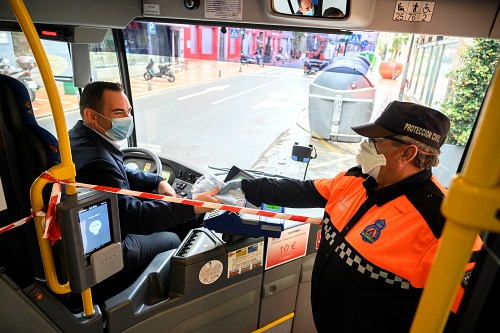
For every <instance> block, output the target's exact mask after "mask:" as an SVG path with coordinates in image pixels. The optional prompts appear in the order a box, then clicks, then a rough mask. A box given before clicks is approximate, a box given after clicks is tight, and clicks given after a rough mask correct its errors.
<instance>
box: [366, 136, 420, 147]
mask: <svg viewBox="0 0 500 333" xmlns="http://www.w3.org/2000/svg"><path fill="white" fill-rule="evenodd" d="M380 139H386V140H390V141H395V142H399V143H403V144H405V145H409V144H410V143H408V142H404V141H403V140H400V139H398V138H395V137H392V136H388V137H384V138H369V139H368V141H370V142H373V144H375V143H377V141H378V140H380Z"/></svg>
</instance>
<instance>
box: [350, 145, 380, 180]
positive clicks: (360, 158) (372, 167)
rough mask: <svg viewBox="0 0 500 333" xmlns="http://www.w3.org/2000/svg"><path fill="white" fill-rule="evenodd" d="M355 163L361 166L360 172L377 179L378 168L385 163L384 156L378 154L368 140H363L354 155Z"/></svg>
mask: <svg viewBox="0 0 500 333" xmlns="http://www.w3.org/2000/svg"><path fill="white" fill-rule="evenodd" d="M356 162H357V163H358V164H360V165H361V170H362V171H363V173H366V174H368V175H370V176H372V177H373V178H375V179H377V177H378V175H379V173H380V168H381V167H382V166H384V165H385V164H386V163H387V160H386V158H385V156H384V154H379V153H378V152H377V149H376V148H375V144H374V143H373V142H371V141H369V140H363V142H361V145H360V146H359V152H358V154H357V155H356Z"/></svg>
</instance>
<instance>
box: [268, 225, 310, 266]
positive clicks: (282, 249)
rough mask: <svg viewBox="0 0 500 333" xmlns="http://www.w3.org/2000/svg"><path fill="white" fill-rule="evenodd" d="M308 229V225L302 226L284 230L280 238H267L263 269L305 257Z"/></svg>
mask: <svg viewBox="0 0 500 333" xmlns="http://www.w3.org/2000/svg"><path fill="white" fill-rule="evenodd" d="M310 228H311V225H310V224H302V225H299V226H297V227H294V228H291V229H287V230H284V231H283V232H282V233H281V237H280V238H269V239H268V241H267V255H266V265H265V269H269V268H272V267H276V266H278V265H281V264H284V263H286V262H289V261H292V260H295V259H297V258H300V257H303V256H305V255H306V251H307V242H308V239H309V230H310Z"/></svg>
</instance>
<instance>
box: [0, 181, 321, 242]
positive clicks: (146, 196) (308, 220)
mask: <svg viewBox="0 0 500 333" xmlns="http://www.w3.org/2000/svg"><path fill="white" fill-rule="evenodd" d="M40 178H43V179H45V180H49V181H51V182H54V183H61V184H66V185H71V186H77V187H84V188H88V189H92V190H97V191H103V192H110V193H117V194H125V195H131V196H134V197H139V198H144V199H155V200H161V201H166V202H172V203H180V204H183V205H190V206H198V207H207V208H212V209H220V210H226V211H230V212H233V213H245V214H251V215H257V216H263V217H273V218H277V219H282V220H288V221H295V222H303V223H310V224H322V223H323V221H322V220H321V219H319V218H314V217H307V216H300V215H293V214H285V213H276V212H270V211H265V210H260V209H253V208H248V207H238V206H231V205H225V204H219V203H214V202H206V201H199V200H191V199H182V198H176V197H170V196H166V195H161V194H154V193H148V192H139V191H132V190H124V189H120V188H116V187H109V186H101V185H89V184H85V183H79V182H69V181H63V180H57V179H55V178H54V177H52V175H50V174H49V173H48V172H44V173H42V174H41V175H40ZM54 197H55V196H54V195H52V196H51V200H50V201H51V204H52V206H54V207H55V203H54V200H53V198H54ZM52 206H50V207H49V212H52ZM40 213H43V212H40ZM37 214H38V213H37ZM43 214H44V213H43ZM52 216H53V212H52ZM32 217H33V216H29V217H26V218H24V219H22V220H19V221H17V222H14V223H11V224H9V225H8V226H5V227H3V228H0V234H1V233H3V232H5V231H7V230H10V229H12V228H15V227H18V226H20V225H23V224H24V223H26V222H28V221H29V220H30V219H31V218H32ZM49 222H50V221H49ZM48 224H49V223H47V226H46V228H45V230H47V229H48Z"/></svg>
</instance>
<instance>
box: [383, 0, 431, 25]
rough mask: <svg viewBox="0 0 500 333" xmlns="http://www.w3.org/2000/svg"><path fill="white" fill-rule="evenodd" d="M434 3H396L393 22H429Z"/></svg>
mask: <svg viewBox="0 0 500 333" xmlns="http://www.w3.org/2000/svg"><path fill="white" fill-rule="evenodd" d="M435 4H436V2H435V1H396V7H395V8H394V16H393V17H392V19H393V21H410V22H430V21H431V19H432V14H433V13H434V5H435Z"/></svg>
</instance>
